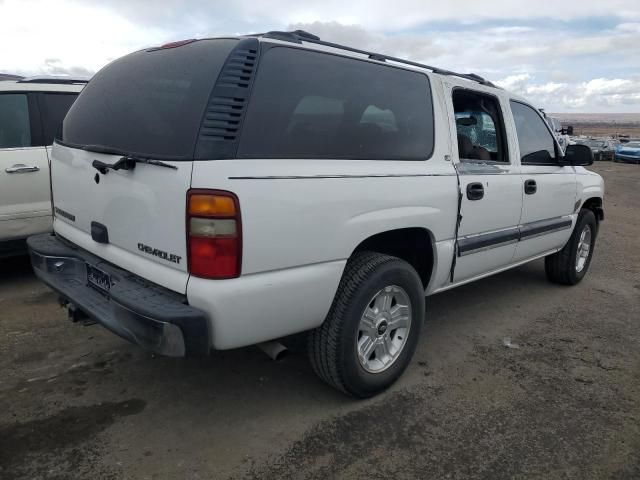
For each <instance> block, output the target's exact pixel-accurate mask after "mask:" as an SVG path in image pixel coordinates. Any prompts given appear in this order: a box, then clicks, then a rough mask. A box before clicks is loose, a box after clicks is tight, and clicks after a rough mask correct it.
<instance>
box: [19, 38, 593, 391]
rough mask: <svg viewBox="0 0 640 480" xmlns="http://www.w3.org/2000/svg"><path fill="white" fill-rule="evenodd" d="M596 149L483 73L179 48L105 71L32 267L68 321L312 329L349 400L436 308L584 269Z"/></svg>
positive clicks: (139, 332)
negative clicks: (479, 286) (459, 291)
mask: <svg viewBox="0 0 640 480" xmlns="http://www.w3.org/2000/svg"><path fill="white" fill-rule="evenodd" d="M592 161H593V158H592V154H591V151H590V150H589V148H588V147H585V146H581V145H574V146H570V147H569V148H568V149H567V152H566V154H564V155H563V153H562V150H561V148H560V147H559V145H558V144H557V142H556V141H555V137H554V135H553V133H552V132H551V131H550V129H549V127H548V125H547V123H546V122H545V120H544V118H543V117H542V116H541V114H540V112H539V111H538V110H537V109H536V108H534V107H532V106H531V105H530V104H528V103H527V101H526V100H524V99H522V98H519V97H517V96H515V95H511V94H510V93H508V92H506V91H504V90H501V89H499V88H496V87H494V86H493V85H492V84H491V83H490V82H488V81H486V80H484V79H482V78H481V77H478V76H476V75H473V74H457V73H454V72H450V71H445V70H440V69H437V68H433V67H429V66H427V65H422V64H418V63H415V62H411V61H405V60H401V59H398V58H393V57H388V56H385V55H381V54H377V53H371V52H366V51H362V50H358V49H354V48H350V47H346V46H342V45H337V44H332V43H328V42H324V41H322V40H320V39H319V38H318V37H315V36H313V35H311V34H308V33H306V32H302V31H296V32H270V33H266V34H261V35H253V36H246V37H236V38H219V39H204V40H187V41H183V42H175V43H172V44H168V45H164V46H162V47H158V48H151V49H147V50H142V51H138V52H136V53H132V54H130V55H128V56H125V57H123V58H121V59H119V60H116V61H114V62H113V63H111V64H109V65H108V66H106V67H105V68H104V69H102V70H101V71H100V72H99V73H97V74H96V75H95V77H94V78H93V79H92V80H91V82H90V83H89V84H88V85H87V87H86V88H85V89H84V91H83V92H82V94H81V95H80V96H79V97H78V100H77V101H76V103H75V104H74V105H73V106H72V108H71V109H70V111H69V113H68V115H67V117H66V119H65V120H64V125H63V130H62V136H61V138H59V139H57V140H56V142H55V145H54V147H53V158H52V167H51V174H52V183H53V200H54V211H55V219H54V232H55V234H53V235H40V236H34V237H31V238H29V240H28V244H29V248H30V252H31V261H32V264H33V267H34V269H35V272H36V274H37V275H38V277H39V278H40V279H42V280H43V281H44V282H45V283H46V284H48V285H49V286H50V287H51V288H52V289H54V290H55V291H57V292H58V293H59V295H60V297H61V300H62V303H63V305H66V306H67V307H68V308H69V312H70V316H71V317H72V318H74V319H78V318H81V317H84V316H88V317H90V320H92V321H95V322H98V323H100V324H102V325H103V326H105V327H106V328H108V329H110V330H111V331H113V332H114V333H116V334H117V335H120V336H122V337H124V338H126V339H128V340H130V341H132V342H134V343H136V344H138V345H140V346H142V347H144V348H147V349H149V350H152V351H154V352H157V353H160V354H164V355H170V356H183V355H197V354H207V353H208V352H209V351H210V350H211V349H230V348H236V347H242V346H246V345H252V344H257V343H261V342H267V341H271V340H275V339H280V338H282V337H285V336H288V335H291V334H295V333H299V332H308V351H309V358H310V361H311V363H312V365H313V368H314V370H315V371H316V372H317V373H318V375H319V376H320V377H321V378H322V379H323V380H324V381H326V382H327V383H329V384H330V385H332V386H334V387H336V388H338V389H340V390H342V391H344V392H347V393H349V394H351V395H354V396H357V397H366V396H371V395H373V394H375V393H376V392H379V391H380V390H382V389H384V388H386V387H388V386H389V385H390V384H391V383H393V381H394V380H395V379H397V378H398V377H399V376H400V375H401V373H402V371H403V370H404V369H405V368H406V366H407V365H408V363H409V361H410V359H411V356H412V354H413V352H414V350H415V348H416V345H417V342H418V337H419V335H420V330H421V326H422V323H423V319H424V315H425V296H428V295H432V294H434V293H437V292H441V291H443V290H447V289H450V288H453V287H456V286H458V285H462V284H465V283H468V282H471V281H473V280H477V279H479V278H482V277H486V276H487V275H491V274H494V273H497V272H500V271H503V270H506V269H508V268H512V267H515V266H517V265H521V264H523V263H525V262H529V261H531V260H534V259H537V258H541V257H546V272H547V275H548V277H549V279H550V280H552V281H554V282H557V283H561V284H567V285H573V284H576V283H578V282H579V281H580V280H581V279H582V278H583V277H584V275H585V274H586V272H587V270H588V268H589V264H590V261H591V258H592V255H593V250H594V246H595V240H596V235H597V232H598V224H599V222H600V221H602V219H603V209H602V200H603V190H604V188H603V181H602V178H601V177H600V176H598V175H596V174H594V173H591V172H589V171H587V170H585V169H584V168H583V165H589V164H591V163H592Z"/></svg>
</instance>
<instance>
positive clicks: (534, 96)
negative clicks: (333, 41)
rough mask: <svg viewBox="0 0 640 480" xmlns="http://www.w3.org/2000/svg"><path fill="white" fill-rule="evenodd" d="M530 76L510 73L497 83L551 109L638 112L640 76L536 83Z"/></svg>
mask: <svg viewBox="0 0 640 480" xmlns="http://www.w3.org/2000/svg"><path fill="white" fill-rule="evenodd" d="M533 80H534V79H533V78H532V77H531V75H528V74H521V75H511V76H509V77H506V78H503V79H501V80H498V81H497V82H496V83H497V84H498V85H499V86H500V87H502V88H504V89H506V90H509V91H512V92H514V93H516V94H519V95H522V96H524V97H527V98H528V99H530V100H531V101H532V102H534V103H535V104H536V105H538V106H541V107H547V110H549V111H566V110H576V109H578V110H583V109H585V107H588V108H589V109H591V111H604V110H610V111H622V110H625V109H629V108H630V109H631V111H634V110H635V111H637V106H638V105H640V77H635V78H595V79H593V80H589V81H586V82H575V83H557V82H547V83H535V82H534V81H533Z"/></svg>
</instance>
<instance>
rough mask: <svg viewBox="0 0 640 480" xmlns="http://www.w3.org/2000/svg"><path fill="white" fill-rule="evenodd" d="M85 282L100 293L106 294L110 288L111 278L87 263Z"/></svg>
mask: <svg viewBox="0 0 640 480" xmlns="http://www.w3.org/2000/svg"><path fill="white" fill-rule="evenodd" d="M87 282H88V283H89V286H92V287H95V288H97V289H98V290H100V291H101V292H104V293H108V292H109V289H110V288H111V276H110V275H109V274H108V273H106V272H103V271H102V270H100V269H99V268H96V267H94V266H93V265H89V264H88V263H87Z"/></svg>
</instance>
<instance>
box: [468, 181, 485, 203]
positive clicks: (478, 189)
mask: <svg viewBox="0 0 640 480" xmlns="http://www.w3.org/2000/svg"><path fill="white" fill-rule="evenodd" d="M482 197H484V187H483V186H482V184H481V183H480V182H473V183H469V184H467V198H468V199H469V200H480V199H481V198H482Z"/></svg>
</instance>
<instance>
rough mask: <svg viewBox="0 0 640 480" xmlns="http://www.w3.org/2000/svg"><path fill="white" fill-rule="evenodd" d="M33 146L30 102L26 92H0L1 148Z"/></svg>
mask: <svg viewBox="0 0 640 480" xmlns="http://www.w3.org/2000/svg"><path fill="white" fill-rule="evenodd" d="M30 146H31V126H30V123H29V104H28V102H27V95H26V94H24V93H3V94H0V148H20V147H30Z"/></svg>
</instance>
